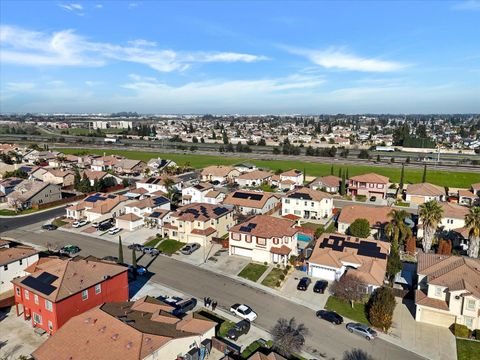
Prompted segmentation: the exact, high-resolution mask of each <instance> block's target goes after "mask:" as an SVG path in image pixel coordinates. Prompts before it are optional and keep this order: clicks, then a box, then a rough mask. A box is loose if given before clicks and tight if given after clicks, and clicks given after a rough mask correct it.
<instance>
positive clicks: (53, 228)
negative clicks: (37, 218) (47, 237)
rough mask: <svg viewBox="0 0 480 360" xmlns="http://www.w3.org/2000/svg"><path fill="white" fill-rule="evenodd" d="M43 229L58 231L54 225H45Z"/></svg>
mask: <svg viewBox="0 0 480 360" xmlns="http://www.w3.org/2000/svg"><path fill="white" fill-rule="evenodd" d="M42 229H43V230H48V231H52V230H57V226H56V225H53V224H45V225H43V226H42Z"/></svg>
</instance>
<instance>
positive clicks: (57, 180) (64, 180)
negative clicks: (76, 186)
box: [42, 169, 75, 187]
mask: <svg viewBox="0 0 480 360" xmlns="http://www.w3.org/2000/svg"><path fill="white" fill-rule="evenodd" d="M42 180H43V182H46V183H49V184H57V185H60V186H62V187H66V186H72V185H73V183H74V181H75V174H74V173H73V171H70V170H59V169H48V170H47V171H46V172H45V174H43V179H42Z"/></svg>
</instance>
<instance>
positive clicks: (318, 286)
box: [313, 280, 328, 294]
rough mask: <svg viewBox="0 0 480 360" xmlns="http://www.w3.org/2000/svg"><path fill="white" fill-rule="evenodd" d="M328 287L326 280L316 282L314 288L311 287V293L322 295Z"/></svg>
mask: <svg viewBox="0 0 480 360" xmlns="http://www.w3.org/2000/svg"><path fill="white" fill-rule="evenodd" d="M327 287H328V281H326V280H317V282H316V283H315V286H314V287H313V292H316V293H319V294H323V293H325V290H326V289H327Z"/></svg>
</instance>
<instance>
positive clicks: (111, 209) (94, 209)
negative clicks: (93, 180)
mask: <svg viewBox="0 0 480 360" xmlns="http://www.w3.org/2000/svg"><path fill="white" fill-rule="evenodd" d="M129 202H131V201H129V200H128V198H127V197H126V196H123V195H118V194H103V193H96V194H92V195H89V196H87V197H86V198H85V199H83V200H82V201H79V202H77V203H76V204H73V205H71V206H69V207H67V209H66V212H67V214H66V215H67V218H69V219H75V220H80V219H85V220H87V221H97V222H98V221H103V220H106V219H109V218H115V217H117V216H120V215H123V214H125V206H126V205H127V204H129Z"/></svg>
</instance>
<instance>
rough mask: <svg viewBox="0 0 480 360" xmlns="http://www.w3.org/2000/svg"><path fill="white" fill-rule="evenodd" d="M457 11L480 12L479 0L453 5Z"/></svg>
mask: <svg viewBox="0 0 480 360" xmlns="http://www.w3.org/2000/svg"><path fill="white" fill-rule="evenodd" d="M453 9H455V10H480V1H478V0H467V1H462V2H459V3H456V4H455V5H453Z"/></svg>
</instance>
